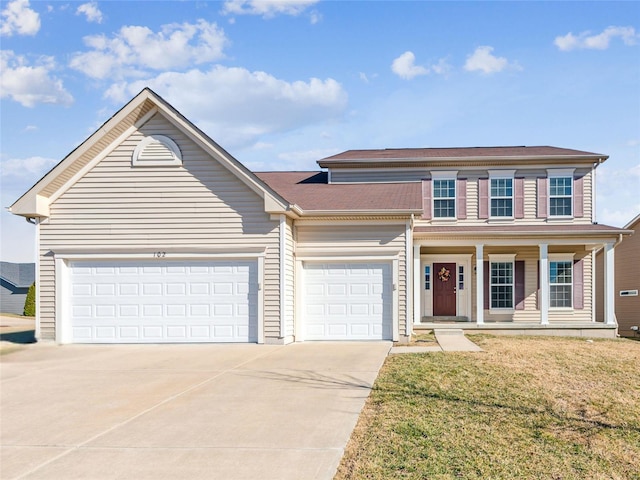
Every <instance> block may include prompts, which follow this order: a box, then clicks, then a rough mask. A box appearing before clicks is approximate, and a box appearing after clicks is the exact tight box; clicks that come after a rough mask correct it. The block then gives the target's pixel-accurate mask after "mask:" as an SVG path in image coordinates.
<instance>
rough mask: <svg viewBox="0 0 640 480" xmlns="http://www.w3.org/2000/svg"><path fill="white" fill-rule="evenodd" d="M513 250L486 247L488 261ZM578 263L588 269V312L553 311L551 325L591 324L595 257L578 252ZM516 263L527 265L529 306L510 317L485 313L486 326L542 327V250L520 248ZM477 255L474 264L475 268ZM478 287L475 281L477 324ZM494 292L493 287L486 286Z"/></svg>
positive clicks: (585, 308) (581, 310)
mask: <svg viewBox="0 0 640 480" xmlns="http://www.w3.org/2000/svg"><path fill="white" fill-rule="evenodd" d="M513 251H514V250H513V249H512V248H505V249H499V248H497V247H486V248H485V256H484V261H488V260H489V254H500V253H513ZM553 253H572V252H571V251H570V250H563V251H562V252H561V251H557V252H556V251H555V250H554V251H553ZM573 258H574V260H579V259H581V258H582V259H583V260H584V263H583V268H584V275H583V277H584V278H583V280H584V292H583V295H584V308H583V309H580V310H554V309H550V310H549V323H550V324H554V323H572V322H590V321H591V307H592V303H593V301H592V294H591V292H592V277H591V254H590V253H589V252H586V251H584V250H583V249H581V251H577V252H576V253H575V255H574V257H573ZM515 260H516V261H519V260H524V262H525V287H524V288H525V305H524V310H513V311H510V312H509V313H498V312H497V311H495V310H494V311H491V310H485V311H484V317H485V322H511V321H513V322H514V323H540V311H539V310H538V309H537V306H538V305H537V301H538V299H537V297H538V260H539V250H538V248H536V247H531V248H528V247H527V248H522V247H521V248H519V249H517V250H516V257H515ZM475 261H476V259H475V255H474V256H473V259H472V262H473V264H475ZM476 286H477V283H476V281H475V276H474V282H473V285H472V297H471V298H472V311H473V320H474V321H475V312H476V305H477V303H476ZM485 288H490V285H485Z"/></svg>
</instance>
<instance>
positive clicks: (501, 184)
mask: <svg viewBox="0 0 640 480" xmlns="http://www.w3.org/2000/svg"><path fill="white" fill-rule="evenodd" d="M512 195H513V179H511V178H492V179H491V196H492V197H511V196H512Z"/></svg>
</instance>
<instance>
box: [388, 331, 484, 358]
mask: <svg viewBox="0 0 640 480" xmlns="http://www.w3.org/2000/svg"><path fill="white" fill-rule="evenodd" d="M433 333H434V335H435V337H436V341H437V342H438V345H433V346H428V347H402V346H399V347H393V348H391V351H390V352H389V353H391V354H400V353H426V352H482V351H483V350H482V349H481V348H480V347H479V346H478V345H476V344H475V343H473V342H472V341H471V340H469V339H468V338H467V337H465V336H464V332H463V331H462V330H438V329H435V330H434V331H433Z"/></svg>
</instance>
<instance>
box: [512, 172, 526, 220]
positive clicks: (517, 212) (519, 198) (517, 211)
mask: <svg viewBox="0 0 640 480" xmlns="http://www.w3.org/2000/svg"><path fill="white" fill-rule="evenodd" d="M514 184H515V188H514V191H515V195H514V197H515V202H514V203H515V208H514V209H513V210H514V217H515V218H524V178H515V179H514Z"/></svg>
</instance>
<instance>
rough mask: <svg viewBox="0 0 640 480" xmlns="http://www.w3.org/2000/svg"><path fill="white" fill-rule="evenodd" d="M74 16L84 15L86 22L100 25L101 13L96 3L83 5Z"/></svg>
mask: <svg viewBox="0 0 640 480" xmlns="http://www.w3.org/2000/svg"><path fill="white" fill-rule="evenodd" d="M76 15H85V16H86V17H87V21H88V22H95V23H102V12H101V11H100V9H99V8H98V3H97V2H88V3H83V4H82V5H80V6H79V7H78V9H77V10H76Z"/></svg>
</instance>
